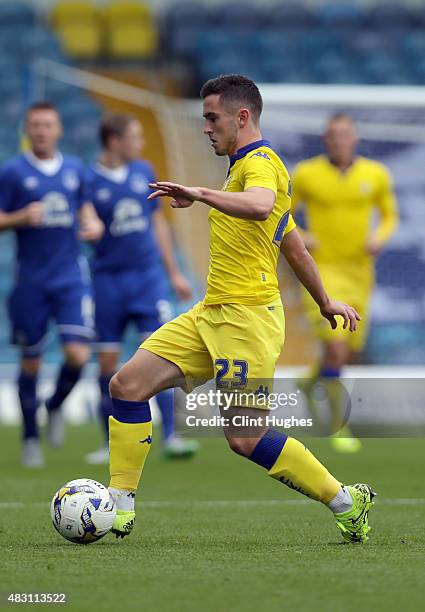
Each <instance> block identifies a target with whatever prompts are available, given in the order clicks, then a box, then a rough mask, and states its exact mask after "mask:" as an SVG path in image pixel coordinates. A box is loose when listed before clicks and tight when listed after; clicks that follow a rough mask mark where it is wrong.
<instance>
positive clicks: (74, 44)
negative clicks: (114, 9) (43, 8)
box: [51, 0, 103, 59]
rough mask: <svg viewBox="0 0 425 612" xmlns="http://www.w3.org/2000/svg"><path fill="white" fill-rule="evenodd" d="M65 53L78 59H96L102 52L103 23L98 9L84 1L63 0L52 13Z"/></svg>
mask: <svg viewBox="0 0 425 612" xmlns="http://www.w3.org/2000/svg"><path fill="white" fill-rule="evenodd" d="M51 20H52V23H53V25H54V27H55V29H56V31H57V33H58V36H59V38H60V40H61V43H62V46H63V48H64V51H65V52H66V53H68V55H70V56H71V57H74V58H76V59H94V58H96V57H98V56H99V55H100V53H101V51H102V42H103V36H102V22H101V19H100V15H99V11H98V9H97V7H96V6H95V5H94V4H92V3H91V2H85V1H83V0H61V1H60V2H58V3H57V4H56V6H55V7H54V8H53V10H52V12H51Z"/></svg>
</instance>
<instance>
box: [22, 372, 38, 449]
mask: <svg viewBox="0 0 425 612" xmlns="http://www.w3.org/2000/svg"><path fill="white" fill-rule="evenodd" d="M36 388H37V376H31V375H30V374H27V373H26V372H23V371H21V373H20V374H19V378H18V394H19V401H20V403H21V411H22V421H23V432H22V433H23V438H24V439H27V438H38V429H37V422H36V414H37V391H36Z"/></svg>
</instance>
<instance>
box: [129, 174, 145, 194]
mask: <svg viewBox="0 0 425 612" xmlns="http://www.w3.org/2000/svg"><path fill="white" fill-rule="evenodd" d="M130 188H131V189H132V191H134V192H135V193H146V192H147V191H148V190H149V184H148V181H147V180H146V178H145V177H144V176H143V175H142V174H133V176H132V177H131V179H130Z"/></svg>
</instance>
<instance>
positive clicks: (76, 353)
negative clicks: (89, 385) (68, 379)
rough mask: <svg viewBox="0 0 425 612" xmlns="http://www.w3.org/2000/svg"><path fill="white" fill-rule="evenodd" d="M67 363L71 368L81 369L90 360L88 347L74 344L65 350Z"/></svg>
mask: <svg viewBox="0 0 425 612" xmlns="http://www.w3.org/2000/svg"><path fill="white" fill-rule="evenodd" d="M65 356H66V361H67V363H68V364H69V365H70V366H71V367H72V368H76V369H78V368H83V367H84V366H85V365H86V363H87V361H88V360H89V358H90V347H89V345H88V344H75V345H74V346H69V347H66V348H65Z"/></svg>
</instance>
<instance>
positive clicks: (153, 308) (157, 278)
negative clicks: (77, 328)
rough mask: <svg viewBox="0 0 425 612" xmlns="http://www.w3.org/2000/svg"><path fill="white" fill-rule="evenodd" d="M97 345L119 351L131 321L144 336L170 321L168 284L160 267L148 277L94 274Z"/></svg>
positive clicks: (131, 273) (131, 272) (136, 272)
mask: <svg viewBox="0 0 425 612" xmlns="http://www.w3.org/2000/svg"><path fill="white" fill-rule="evenodd" d="M93 292H94V301H95V327H96V345H97V346H98V348H99V349H101V350H107V349H108V348H109V349H110V350H119V349H120V346H121V340H122V337H123V334H124V331H125V329H126V327H127V325H128V324H129V323H130V322H132V323H134V324H135V325H136V327H137V330H138V332H139V333H140V334H141V335H142V336H143V335H144V336H147V335H149V334H150V333H152V332H154V331H155V330H157V329H158V328H159V327H161V325H163V324H164V323H167V321H170V319H172V308H171V304H170V302H169V285H168V280H167V277H166V276H165V274H164V272H163V270H162V268H159V269H154V270H150V271H149V273H148V274H146V272H143V273H142V272H141V271H139V270H126V271H119V272H109V271H108V272H105V271H103V272H101V271H100V272H95V273H94V274H93Z"/></svg>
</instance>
